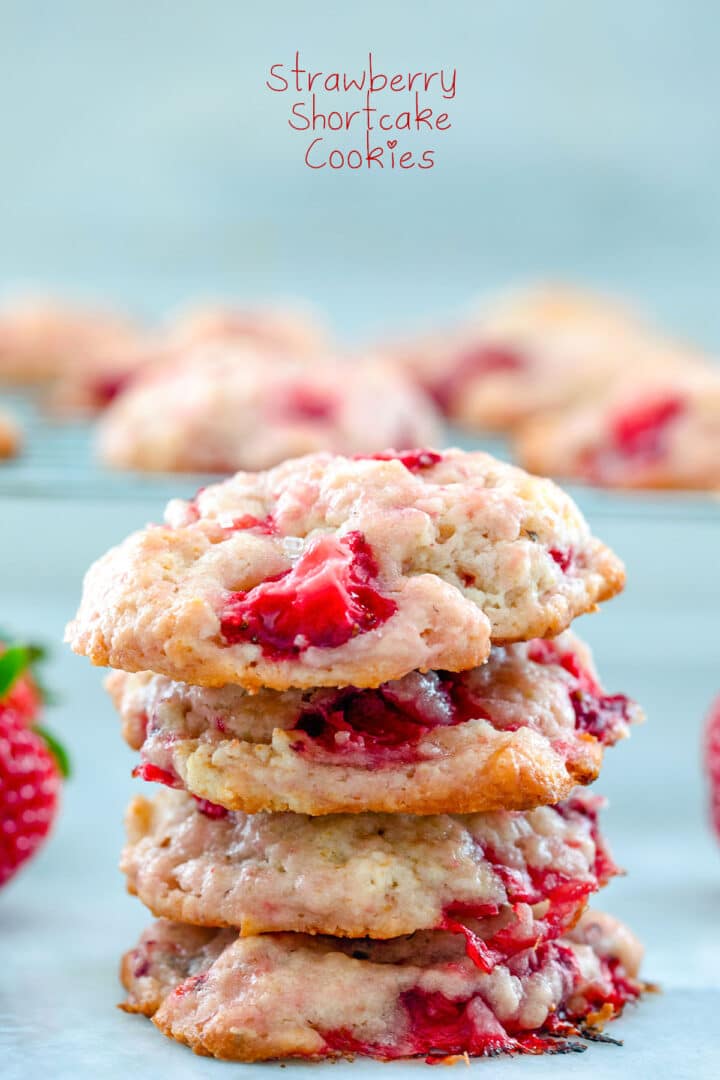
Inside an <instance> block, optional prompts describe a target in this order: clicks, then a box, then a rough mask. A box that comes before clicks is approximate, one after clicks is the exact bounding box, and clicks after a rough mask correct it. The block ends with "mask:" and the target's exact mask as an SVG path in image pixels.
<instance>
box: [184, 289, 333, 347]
mask: <svg viewBox="0 0 720 1080" xmlns="http://www.w3.org/2000/svg"><path fill="white" fill-rule="evenodd" d="M166 335H167V338H168V341H169V342H170V343H171V344H172V345H177V346H180V347H182V348H187V347H194V346H196V345H208V344H218V343H221V344H233V343H234V344H239V343H250V344H252V343H255V344H256V345H259V346H261V347H263V348H264V349H269V350H277V351H280V352H289V353H295V354H299V355H302V356H305V357H309V358H310V357H317V356H318V355H319V354H322V353H326V352H327V351H328V349H329V348H330V335H329V332H328V330H327V328H326V327H325V325H324V324H323V322H322V320H321V318H320V317H319V316H318V315H317V313H316V312H314V311H312V310H311V309H310V308H308V307H306V306H303V305H297V304H295V305H293V304H286V305H284V306H276V307H267V306H260V305H254V306H253V305H249V304H247V305H242V304H232V303H227V302H221V301H216V302H206V303H203V304H196V305H192V306H189V307H187V308H185V309H183V310H181V311H178V312H176V313H175V314H174V316H173V317H172V319H171V320H169V322H168V324H167V327H166Z"/></svg>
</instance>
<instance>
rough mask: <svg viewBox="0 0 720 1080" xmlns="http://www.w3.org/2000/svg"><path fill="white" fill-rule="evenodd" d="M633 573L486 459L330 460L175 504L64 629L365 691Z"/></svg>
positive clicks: (527, 630) (470, 658)
mask: <svg viewBox="0 0 720 1080" xmlns="http://www.w3.org/2000/svg"><path fill="white" fill-rule="evenodd" d="M623 582H624V571H623V567H622V564H621V562H620V561H619V560H618V559H617V558H616V556H615V555H614V554H613V553H612V552H611V551H609V550H608V548H606V547H605V546H604V545H603V544H602V543H601V542H600V541H598V540H596V539H595V538H594V537H593V536H592V535H591V534H590V530H589V528H588V525H587V523H586V522H585V520H584V518H583V517H582V514H581V513H580V511H579V510H578V508H577V507H576V506H575V504H574V503H573V501H572V499H570V497H569V496H567V495H566V494H565V493H564V492H563V491H561V489H560V488H558V487H557V486H556V485H555V484H553V483H552V482H551V481H549V480H544V479H540V478H537V477H533V476H530V475H528V474H527V473H525V472H523V471H522V470H520V469H517V468H514V467H513V466H510V465H506V464H504V463H502V462H499V461H497V460H496V459H495V458H493V457H491V456H490V455H488V454H484V453H479V452H478V453H464V452H463V451H461V450H448V451H445V452H443V453H436V452H435V451H430V450H424V451H416V452H408V453H402V454H396V453H393V452H390V453H388V454H386V455H375V456H374V457H372V458H346V457H341V456H332V455H330V454H324V453H321V454H314V455H310V456H308V457H304V458H298V459H295V460H292V461H288V462H285V463H284V464H283V465H280V466H278V467H277V468H275V469H271V470H269V471H268V472H261V473H247V472H241V473H238V474H237V475H236V476H234V477H232V478H231V479H229V480H226V481H225V482H223V483H220V484H215V485H213V486H211V487H208V488H206V489H205V490H204V491H202V492H200V493H199V495H198V496H197V497H196V498H195V499H194V500H193V501H192V502H182V501H179V500H178V501H174V502H172V503H170V505H169V506H168V510H167V514H166V524H164V525H159V526H151V527H148V528H146V529H145V530H143V531H141V532H137V533H135V534H133V535H132V536H130V537H129V538H128V539H127V540H126V541H125V542H124V543H123V544H121V545H120V546H119V547H117V548H114V549H112V550H111V551H110V552H108V554H106V555H105V556H104V557H103V558H101V559H100V560H99V561H98V562H97V563H96V564H95V565H94V566H93V567H92V568H91V569H90V571H89V572H88V574H87V577H86V579H85V586H84V594H83V599H82V603H81V606H80V610H79V612H78V615H77V617H76V619H75V620H74V622H72V623H71V624H70V626H69V627H68V631H67V637H68V640H69V641H70V643H71V644H72V647H73V649H74V650H75V651H76V652H79V653H82V654H84V655H87V656H88V657H89V658H90V659H91V660H92V661H93V663H95V664H109V665H110V666H112V667H118V668H122V669H124V670H127V671H140V670H147V669H150V670H153V671H156V672H158V673H160V674H164V675H168V676H169V677H171V678H174V679H180V680H183V681H186V682H194V683H198V684H200V685H208V686H219V685H222V684H225V683H238V684H240V685H242V686H245V687H247V688H249V689H256V688H258V687H260V686H267V687H270V688H274V689H285V688H287V687H292V686H296V687H312V686H340V685H345V684H353V685H355V686H359V687H368V686H378V685H379V684H380V683H381V682H384V681H386V680H388V679H396V678H401V677H402V676H403V675H405V674H407V673H408V672H410V671H413V670H416V669H419V670H421V671H427V670H428V669H430V668H441V669H445V670H449V671H458V670H463V669H466V668H470V667H474V666H475V665H477V664H479V663H482V662H483V660H485V658H486V657H487V655H488V652H489V649H490V641H491V637H492V639H493V640H495V641H497V642H503V641H505V642H509V641H518V640H525V639H528V638H532V637H541V636H544V635H549V634H556V633H559V632H560V631H561V630H563V629H565V627H567V626H568V625H569V623H570V622H571V621H572V619H573V618H574V617H575V616H576V615H581V614H582V613H583V612H586V611H591V610H593V608H594V607H595V605H596V603H597V602H598V601H600V600H604V599H607V598H608V597H610V596H613V595H614V594H615V593H617V592H618V591H619V590H620V589H621V588H622V585H623Z"/></svg>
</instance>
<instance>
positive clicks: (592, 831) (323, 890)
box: [121, 790, 615, 970]
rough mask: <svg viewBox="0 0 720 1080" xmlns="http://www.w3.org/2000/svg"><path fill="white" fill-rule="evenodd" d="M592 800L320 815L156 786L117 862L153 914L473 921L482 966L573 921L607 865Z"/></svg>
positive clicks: (427, 923) (257, 929)
mask: <svg viewBox="0 0 720 1080" xmlns="http://www.w3.org/2000/svg"><path fill="white" fill-rule="evenodd" d="M599 805H600V800H599V799H598V798H597V797H590V796H587V795H583V796H581V795H577V796H575V797H574V798H573V799H571V800H569V801H567V802H565V803H562V804H560V805H559V806H558V807H557V808H554V807H541V808H538V809H536V810H531V811H528V812H526V813H520V812H513V811H498V812H496V813H494V814H469V815H465V816H460V815H454V816H451V815H440V816H436V817H425V818H420V817H415V816H412V815H406V814H354V815H330V816H326V817H320V818H317V817H307V816H305V815H303V814H254V815H248V814H242V813H231V812H224V813H223V811H222V808H221V807H216V806H213V805H209V804H207V803H205V802H203V801H202V800H195V799H193V798H191V797H190V796H189V795H186V794H185V793H184V792H181V791H170V790H165V791H161V792H160V793H159V794H158V795H156V796H155V799H154V800H153V801H150V800H148V799H145V798H142V797H138V798H135V799H134V800H133V801H132V803H131V804H130V806H129V808H128V813H127V817H126V825H127V833H128V842H127V844H126V846H125V849H124V851H123V856H122V861H121V869H122V870H123V871H124V873H125V875H126V878H127V885H128V890H129V891H130V892H132V893H135V894H136V895H138V896H139V897H140V899H141V900H142V902H143V903H144V904H145V905H146V907H148V908H150V910H151V911H152V913H153V914H154V915H157V916H163V917H165V918H169V919H175V920H177V921H178V922H189V923H193V924H197V925H201V926H214V927H221V926H231V927H237V928H238V929H239V930H240V932H241V933H242V934H243V935H252V934H258V933H264V932H267V931H287V930H293V931H299V932H306V933H313V934H315V933H319V934H334V935H338V936H342V937H366V936H367V937H373V938H392V937H399V936H400V935H402V934H412V933H414V932H415V931H416V930H429V929H451V928H456V929H457V931H458V932H461V931H460V927H461V926H468V927H470V928H471V931H472V933H473V934H474V935H476V937H477V938H479V939H480V940H479V942H476V946H477V947H478V949H479V950H481V954H482V955H481V959H482V961H483V962H484V964H485V966H486V967H487V968H488V969H489V970H490V969H491V968H492V967H493V966H494V965H495V964H497V963H499V962H500V961H501V960H503V959H504V958H506V957H507V956H509V955H512V954H513V953H515V952H517V951H520V950H521V949H523V948H526V947H527V941H528V940H533V941H536V942H537V943H538V944H539V943H540V941H543V940H549V939H550V938H555V937H558V936H559V935H560V934H562V933H564V932H565V931H566V930H568V929H569V928H570V927H571V926H572V925H573V924H574V923H575V922H576V920H577V919H578V917H579V916H580V914H581V913H582V910H583V908H584V907H585V904H586V902H587V899H588V896H589V895H590V894H591V893H593V892H595V891H596V890H597V889H598V888H600V887H601V886H602V885H604V884H606V883H607V881H608V880H609V878H610V877H611V875H612V874H613V873H614V872H615V867H614V864H613V862H612V860H611V858H610V856H609V855H608V852H607V849H606V848H605V846H604V843H603V841H602V839H601V836H600V833H599V831H598V825H597V815H598V810H599ZM541 905H542V908H541ZM541 910H542V914H540V912H541Z"/></svg>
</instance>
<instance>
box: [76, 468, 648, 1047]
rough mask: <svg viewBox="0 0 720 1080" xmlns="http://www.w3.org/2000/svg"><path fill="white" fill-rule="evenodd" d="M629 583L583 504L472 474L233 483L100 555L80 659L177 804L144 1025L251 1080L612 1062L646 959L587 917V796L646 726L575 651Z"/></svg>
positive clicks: (151, 867)
mask: <svg viewBox="0 0 720 1080" xmlns="http://www.w3.org/2000/svg"><path fill="white" fill-rule="evenodd" d="M623 580H624V573H623V568H622V565H621V563H620V562H619V561H618V559H617V558H616V557H615V556H614V555H613V553H612V552H611V551H609V550H608V549H607V548H606V547H605V546H604V545H603V544H602V543H600V541H598V540H596V539H595V538H594V537H593V536H592V535H591V534H590V531H589V529H588V526H587V524H586V522H585V521H584V519H583V517H582V515H581V514H580V512H579V511H578V509H577V507H576V506H575V505H574V503H573V502H572V500H571V499H570V498H569V497H568V496H567V495H565V494H564V492H562V491H561V490H560V489H559V488H558V487H557V486H555V485H554V484H553V483H551V482H550V481H547V480H542V479H538V478H535V477H531V476H529V475H528V474H527V473H524V472H522V471H521V470H519V469H516V468H512V467H510V466H508V465H505V464H502V463H500V462H498V461H496V460H495V459H493V458H492V457H490V456H488V455H486V454H482V453H463V452H462V451H459V450H449V451H445V452H443V453H436V452H434V451H427V450H426V451H416V452H413V453H407V454H395V453H393V452H389V453H386V454H382V455H377V456H375V457H372V458H346V457H338V456H332V455H329V454H314V455H311V456H309V457H304V458H299V459H296V460H293V461H288V462H286V463H285V464H283V465H281V466H279V467H277V468H275V469H272V470H270V471H268V472H264V473H239V474H237V475H236V476H234V477H232V478H231V479H229V480H226V481H225V482H223V483H218V484H215V485H213V486H212V487H208V488H205V489H204V490H203V491H202V492H200V493H199V494H198V495H197V497H196V498H195V499H194V500H193V501H191V502H181V501H174V502H172V503H170V505H169V506H168V508H167V512H166V518H165V524H163V525H159V526H152V527H149V528H147V529H145V530H144V531H142V532H139V533H136V534H134V535H133V536H131V537H129V538H128V539H127V540H126V541H125V542H124V543H123V544H122V545H121V546H120V547H118V548H115V549H114V550H112V551H110V552H109V553H108V554H107V555H105V556H104V557H103V558H102V559H100V560H99V562H98V563H96V564H95V566H94V567H93V568H92V569H91V570H90V572H89V574H88V576H87V578H86V581H85V589H84V596H83V600H82V604H81V607H80V610H79V613H78V615H77V617H76V619H75V621H74V622H73V623H72V624H71V625H70V627H69V629H68V637H69V640H70V642H71V643H72V646H73V648H74V649H75V650H76V651H77V652H80V653H83V654H85V655H86V656H88V657H89V658H90V659H91V660H92V661H93V663H96V664H100V665H110V666H111V667H113V668H116V669H118V670H116V671H115V672H113V674H112V675H111V676H110V678H109V690H110V693H111V695H112V697H113V700H114V702H115V705H116V707H117V708H118V710H119V712H120V715H121V717H122V723H123V730H124V734H125V738H126V739H127V741H128V742H129V743H130V745H131V746H132V747H134V748H135V749H136V750H138V751H139V753H140V764H139V765H138V767H137V769H136V770H135V771H136V774H137V775H139V776H142V777H144V778H145V779H146V780H149V781H156V782H160V784H162V785H164V787H161V788H158V789H157V794H155V795H154V797H152V798H146V797H138V798H135V799H134V800H133V802H132V803H131V805H130V808H129V812H128V843H127V846H126V848H125V851H124V853H123V859H122V866H123V870H124V872H125V874H126V875H127V881H128V886H129V889H130V891H131V892H133V893H136V894H137V895H138V896H139V897H140V899H141V900H142V901H143V902H144V903H145V904H146V906H147V907H148V908H149V909H150V910H151V911H152V913H153V915H155V916H156V917H157V919H156V921H155V922H154V923H152V924H151V926H150V927H149V928H148V929H147V931H146V932H145V933H144V934H143V936H142V938H141V940H140V942H139V944H138V945H137V947H136V948H135V949H133V950H132V951H131V952H129V953H128V954H127V955H126V956H125V958H124V960H123V964H122V979H123V982H124V985H125V987H126V989H127V992H128V998H127V1002H126V1004H125V1008H126V1009H128V1010H129V1011H133V1012H141V1013H144V1014H146V1015H147V1016H151V1017H152V1018H153V1020H154V1023H155V1024H156V1025H157V1026H158V1027H159V1028H160V1030H161V1031H163V1032H165V1033H166V1034H167V1035H169V1036H171V1037H172V1038H174V1039H176V1040H178V1041H180V1042H183V1043H186V1044H187V1045H189V1046H191V1047H192V1048H193V1049H194V1050H195V1051H196V1052H198V1053H203V1054H212V1055H214V1056H216V1057H221V1058H229V1059H235V1060H240V1061H254V1060H260V1059H268V1058H278V1057H286V1056H297V1057H308V1058H317V1057H327V1056H337V1055H339V1054H366V1055H370V1056H372V1057H377V1058H383V1059H387V1058H396V1057H405V1056H412V1055H423V1056H426V1057H428V1058H430V1059H432V1060H433V1061H434V1060H438V1059H448V1058H452V1057H453V1056H454V1055H463V1054H495V1053H523V1052H524V1053H541V1052H544V1051H547V1052H558V1051H562V1050H568V1049H577V1048H580V1047H581V1046H582V1045H584V1044H582V1043H581V1042H579V1041H578V1040H579V1038H581V1037H583V1036H585V1037H589V1038H598V1037H599V1035H598V1032H599V1030H600V1028H601V1026H602V1024H603V1022H604V1021H605V1020H607V1019H610V1018H611V1017H612V1016H614V1015H616V1014H617V1013H619V1012H620V1011H621V1010H622V1007H623V1005H624V1004H625V1002H627V1001H628V1000H630V999H634V998H636V997H637V996H638V994H639V993H640V991H641V984H640V983H639V982H638V981H637V979H636V975H637V969H638V963H639V955H640V947H639V945H638V943H637V942H636V940H635V939H634V938H633V936H632V935H631V934H630V932H629V931H628V930H626V929H625V928H624V927H622V926H621V925H619V924H618V923H617V922H615V921H614V920H613V919H610V918H609V917H607V916H604V915H599V914H596V913H592V914H591V913H589V912H587V911H586V910H585V908H586V904H587V901H588V897H589V896H590V895H591V894H592V893H593V892H595V891H596V890H597V889H598V888H600V887H601V886H603V885H604V884H605V883H606V882H607V881H608V880H609V879H610V877H612V875H613V874H614V873H616V867H615V866H614V864H613V861H612V858H611V856H610V855H609V853H608V850H607V848H606V846H605V844H604V842H603V839H602V835H601V832H600V828H599V824H598V814H599V810H600V806H601V801H600V800H599V799H598V798H597V797H594V796H590V795H588V794H587V793H586V792H584V791H583V786H584V785H587V784H589V783H590V782H591V781H593V780H594V779H595V778H596V776H597V775H598V772H599V769H600V765H601V760H602V754H603V749H604V747H605V746H609V745H612V744H613V743H614V742H616V741H617V740H618V739H620V738H622V737H624V736H625V735H626V734H627V732H628V729H629V726H630V724H632V723H633V722H634V721H635V720H637V719H639V710H638V708H637V706H635V705H634V704H633V703H632V702H630V701H629V700H628V699H627V698H625V697H624V696H622V695H609V694H607V693H606V692H605V691H604V689H603V688H602V686H601V684H600V682H599V679H598V676H597V673H596V671H595V669H594V667H593V663H592V659H591V657H590V654H589V652H588V650H587V648H586V647H585V646H584V645H583V644H582V643H581V642H580V641H579V640H578V639H577V638H576V637H575V636H573V634H572V633H571V632H570V631H569V629H568V627H569V626H570V623H571V622H572V620H573V619H574V618H575V616H577V615H581V614H583V613H584V612H588V611H592V610H593V609H594V608H595V607H596V605H597V604H598V603H599V602H600V601H602V600H605V599H608V598H609V597H611V596H613V595H614V594H615V593H617V592H619V590H620V589H621V588H622V585H623Z"/></svg>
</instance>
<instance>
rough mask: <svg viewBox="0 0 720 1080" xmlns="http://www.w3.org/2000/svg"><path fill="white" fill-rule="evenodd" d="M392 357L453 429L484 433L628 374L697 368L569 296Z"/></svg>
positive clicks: (564, 293) (615, 309)
mask: <svg viewBox="0 0 720 1080" xmlns="http://www.w3.org/2000/svg"><path fill="white" fill-rule="evenodd" d="M390 355H391V358H392V359H394V360H395V362H396V363H398V364H399V365H400V366H401V367H402V368H403V369H404V370H406V371H408V372H409V373H410V374H411V375H413V377H414V378H415V379H416V381H417V382H418V383H419V384H420V386H422V387H423V389H425V390H426V392H428V393H429V394H430V396H431V397H432V398H433V399H434V400H435V402H436V403H437V404H438V405H439V407H440V408H441V410H442V411H443V412H444V413H445V414H446V415H447V416H448V417H449V418H450V419H451V420H453V421H455V422H457V423H460V424H462V425H464V426H465V427H468V428H470V429H471V430H484V431H508V430H513V429H515V428H516V427H517V426H518V425H520V424H522V423H525V422H526V421H528V420H529V419H530V418H532V417H534V416H538V415H542V414H543V413H545V412H547V411H548V410H552V409H557V408H560V407H564V406H567V405H569V404H571V403H573V402H575V401H583V400H586V399H591V398H592V397H594V395H595V394H597V393H598V392H601V391H603V390H604V389H606V388H607V387H608V386H610V385H612V384H613V383H614V382H615V381H616V380H617V379H618V378H621V377H624V376H625V375H626V374H627V373H628V371H633V370H634V371H636V372H647V373H652V372H653V371H654V370H657V369H658V368H669V369H673V368H679V367H682V366H683V365H689V364H692V365H693V366H696V367H700V366H701V364H702V359H701V357H700V356H699V354H696V353H694V352H692V351H691V350H690V349H689V348H687V347H684V346H679V345H676V344H675V343H672V342H670V341H666V340H664V339H662V338H661V337H660V336H659V334H657V333H656V332H655V331H654V330H651V329H650V328H649V327H648V326H645V325H644V324H643V323H641V322H640V320H638V319H636V318H635V317H633V315H632V314H631V313H629V312H628V311H626V310H625V309H624V308H622V307H621V306H620V305H619V304H616V303H614V302H612V301H608V300H606V299H605V298H603V297H596V296H593V295H591V294H586V293H583V292H581V291H577V290H574V289H570V288H567V287H565V286H547V287H541V288H536V289H530V290H528V291H526V292H520V293H517V294H514V295H510V296H508V297H507V298H504V299H502V298H501V299H500V300H499V301H496V302H494V303H493V302H488V303H487V304H485V305H484V306H483V308H481V309H480V310H479V311H478V312H477V313H475V314H474V315H473V316H471V317H470V318H469V319H468V320H467V321H466V322H464V323H461V324H460V325H459V326H458V327H454V328H451V329H449V330H448V331H446V332H440V333H436V334H434V335H431V336H429V337H427V338H424V339H422V338H421V339H419V340H418V341H417V342H415V343H412V342H410V343H407V344H406V345H403V346H400V347H395V348H394V349H392V350H391V352H390Z"/></svg>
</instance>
